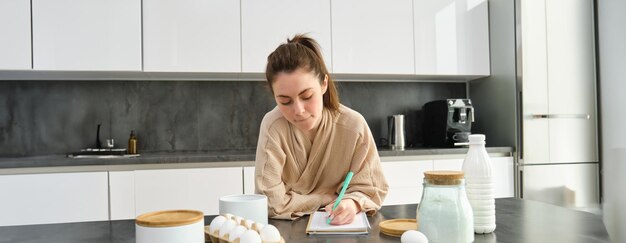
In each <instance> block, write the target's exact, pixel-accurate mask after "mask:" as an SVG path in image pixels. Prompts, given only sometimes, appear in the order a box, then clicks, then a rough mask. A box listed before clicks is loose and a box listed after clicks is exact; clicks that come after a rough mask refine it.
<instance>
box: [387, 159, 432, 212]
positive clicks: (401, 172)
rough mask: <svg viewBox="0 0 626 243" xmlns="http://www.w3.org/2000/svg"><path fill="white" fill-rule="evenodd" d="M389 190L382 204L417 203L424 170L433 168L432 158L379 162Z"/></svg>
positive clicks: (421, 190)
mask: <svg viewBox="0 0 626 243" xmlns="http://www.w3.org/2000/svg"><path fill="white" fill-rule="evenodd" d="M381 166H382V168H383V173H384V174H385V178H386V179H387V182H388V183H389V192H388V194H387V197H386V198H385V201H384V202H383V205H399V204H410V203H419V201H420V200H421V198H422V192H423V185H422V183H423V182H424V172H425V171H429V170H432V169H433V161H432V160H423V161H394V162H383V163H381Z"/></svg>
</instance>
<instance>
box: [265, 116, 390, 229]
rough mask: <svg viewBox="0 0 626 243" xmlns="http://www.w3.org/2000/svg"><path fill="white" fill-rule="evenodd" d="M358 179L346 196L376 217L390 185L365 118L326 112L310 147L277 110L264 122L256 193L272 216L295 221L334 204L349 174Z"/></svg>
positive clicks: (303, 137) (266, 117)
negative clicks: (266, 202) (263, 198)
mask: <svg viewBox="0 0 626 243" xmlns="http://www.w3.org/2000/svg"><path fill="white" fill-rule="evenodd" d="M349 171H352V172H354V176H353V178H352V181H351V182H350V185H349V187H348V189H347V190H346V194H345V196H344V198H346V199H348V198H349V199H354V200H355V201H356V202H358V204H359V205H360V206H361V209H362V210H363V211H365V212H367V213H368V214H370V215H371V214H374V213H376V211H377V210H378V209H380V206H381V204H382V202H383V200H384V199H385V195H387V188H388V185H387V181H386V179H385V177H384V175H383V173H382V169H381V166H380V158H379V157H378V151H377V149H376V145H375V143H374V139H373V137H372V133H371V131H370V129H369V127H368V126H367V123H366V122H365V119H364V118H363V116H361V114H359V113H358V112H356V111H354V110H352V109H350V108H348V107H345V106H343V105H341V106H340V108H339V112H338V113H336V114H333V113H332V112H330V111H329V110H327V109H326V108H324V109H323V112H322V121H321V123H320V126H319V127H318V131H317V134H316V135H315V139H314V141H313V142H312V143H311V142H310V141H309V140H308V139H307V138H306V137H305V136H304V133H302V132H301V131H300V130H298V129H297V128H296V127H295V126H293V125H292V124H291V123H289V122H288V121H287V120H286V119H285V118H284V117H283V116H282V114H281V113H280V111H279V110H278V108H274V109H273V110H272V111H270V112H268V113H267V114H266V115H265V117H264V118H263V121H262V122H261V130H260V134H259V142H258V145H257V152H256V170H255V184H256V192H257V193H259V194H265V195H266V196H267V198H268V207H269V208H268V209H269V216H270V217H272V218H280V219H295V218H297V217H300V216H302V215H305V214H309V213H311V212H313V211H315V210H317V209H319V208H320V207H324V206H326V205H327V204H329V203H332V202H334V200H335V198H336V197H337V195H338V193H339V191H340V190H341V186H342V184H343V180H344V179H345V176H346V174H347V173H348V172H349Z"/></svg>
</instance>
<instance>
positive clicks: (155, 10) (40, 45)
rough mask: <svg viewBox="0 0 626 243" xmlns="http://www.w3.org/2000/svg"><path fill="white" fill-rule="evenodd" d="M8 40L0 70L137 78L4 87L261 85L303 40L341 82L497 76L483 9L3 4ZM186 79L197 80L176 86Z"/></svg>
mask: <svg viewBox="0 0 626 243" xmlns="http://www.w3.org/2000/svg"><path fill="white" fill-rule="evenodd" d="M31 15H32V17H31ZM31 22H32V23H31ZM0 33H2V34H3V35H2V36H3V37H4V38H0V70H19V69H22V70H24V69H34V70H54V71H57V70H61V71H139V72H121V73H104V74H103V73H100V72H74V73H71V72H23V71H22V72H10V71H3V72H5V74H6V75H0V79H6V80H14V79H34V80H42V79H48V78H49V79H55V78H54V77H59V76H60V78H61V79H63V80H67V79H64V78H66V76H67V78H70V79H72V78H71V77H73V76H74V75H75V76H77V77H78V78H76V79H80V78H82V79H85V78H87V79H89V78H90V77H93V78H95V79H99V78H105V79H109V78H115V77H114V76H111V75H118V74H119V75H128V77H125V76H124V77H125V80H133V79H135V80H144V79H146V78H147V79H159V78H163V77H166V76H167V77H168V78H170V80H176V79H178V78H181V79H185V78H197V79H200V80H203V79H205V78H206V79H214V80H249V79H250V78H252V79H255V80H258V79H262V78H261V77H262V76H260V75H258V74H259V73H264V72H265V68H266V64H267V57H268V55H269V54H270V53H271V52H272V51H274V50H275V49H276V47H278V46H279V45H280V44H282V43H286V42H287V40H288V39H289V38H292V37H293V36H294V35H296V34H308V35H309V36H310V37H312V38H314V39H315V40H316V41H317V42H318V43H319V44H320V47H321V52H322V55H323V58H324V61H325V62H326V66H327V68H328V70H329V72H331V73H335V74H345V75H338V76H337V77H343V78H346V77H365V78H367V75H369V74H381V76H377V77H380V80H381V81H384V80H385V78H386V77H389V78H394V79H395V78H398V77H401V79H402V80H407V81H411V80H420V79H427V80H437V79H439V80H447V78H450V79H452V80H468V79H473V78H479V77H481V76H488V75H489V74H490V70H489V66H490V65H489V23H488V7H487V1H486V0H441V1H432V0H395V1H384V0H265V1H256V0H240V1H230V0H214V1H204V0H202V1H199V0H89V1H76V0H55V1H49V0H4V1H0ZM31 35H32V37H31ZM31 46H32V47H31ZM556 51H558V50H556ZM31 52H32V54H31ZM142 71H143V72H146V73H142ZM148 72H152V73H148ZM154 72H162V73H160V74H154ZM183 72H187V73H197V74H189V75H185V74H171V73H183ZM29 73H30V74H29ZM59 73H60V74H59ZM204 73H213V74H212V75H208V76H207V75H205V74H204ZM241 73H247V74H252V75H241ZM10 74H12V75H10ZM81 74H85V75H86V76H84V77H83V76H81ZM351 74H357V75H351ZM359 74H361V76H359ZM29 75H30V76H29ZM168 75H169V76H168ZM385 75H387V76H385ZM373 77H376V76H373ZM346 79H349V78H346ZM353 80H359V79H358V78H357V79H355V78H353ZM396 80H397V79H396Z"/></svg>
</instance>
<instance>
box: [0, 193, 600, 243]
mask: <svg viewBox="0 0 626 243" xmlns="http://www.w3.org/2000/svg"><path fill="white" fill-rule="evenodd" d="M416 207H417V205H416V204H409V205H397V206H384V207H383V208H382V209H381V210H380V213H378V214H376V215H374V216H372V217H369V220H370V224H371V225H372V229H371V231H370V233H369V234H368V235H359V236H354V235H334V236H321V235H319V236H308V235H306V233H305V228H306V224H307V220H308V216H305V217H302V218H300V219H297V220H295V221H286V220H270V224H273V225H275V226H276V227H277V228H278V230H279V231H280V233H281V235H282V236H283V238H285V241H286V242H399V241H400V239H399V238H395V237H390V236H386V235H383V234H381V233H380V230H379V227H378V224H379V223H380V222H382V221H383V220H387V219H395V218H414V217H415V209H416ZM213 217H214V216H206V217H205V219H204V220H205V221H204V224H205V225H208V224H209V223H210V222H211V220H212V219H213ZM496 226H497V227H496V230H495V232H493V233H491V234H476V235H475V240H474V242H475V243H486V242H488V243H495V242H507V243H517V242H520V243H521V242H568V243H570V242H571V243H576V242H581V243H595V242H610V240H609V235H608V233H607V231H606V228H605V227H604V223H603V222H602V217H601V216H599V215H595V214H591V213H587V212H580V211H575V210H572V209H567V208H563V207H558V206H554V205H550V204H545V203H541V202H535V201H529V200H522V199H513V198H503V199H496ZM0 242H14V243H38V242H64V243H74V242H93V243H99V242H103V243H104V242H107V243H121V242H135V225H134V220H121V221H101V222H84V223H65V224H45V225H30V226H8V227H0Z"/></svg>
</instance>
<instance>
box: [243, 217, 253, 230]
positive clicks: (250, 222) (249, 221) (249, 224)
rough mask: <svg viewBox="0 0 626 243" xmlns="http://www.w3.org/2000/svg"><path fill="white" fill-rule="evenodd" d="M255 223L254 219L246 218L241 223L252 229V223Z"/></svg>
mask: <svg viewBox="0 0 626 243" xmlns="http://www.w3.org/2000/svg"><path fill="white" fill-rule="evenodd" d="M253 224H254V221H252V220H249V219H246V220H244V221H243V222H242V223H241V225H243V226H246V228H248V229H252V225H253Z"/></svg>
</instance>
